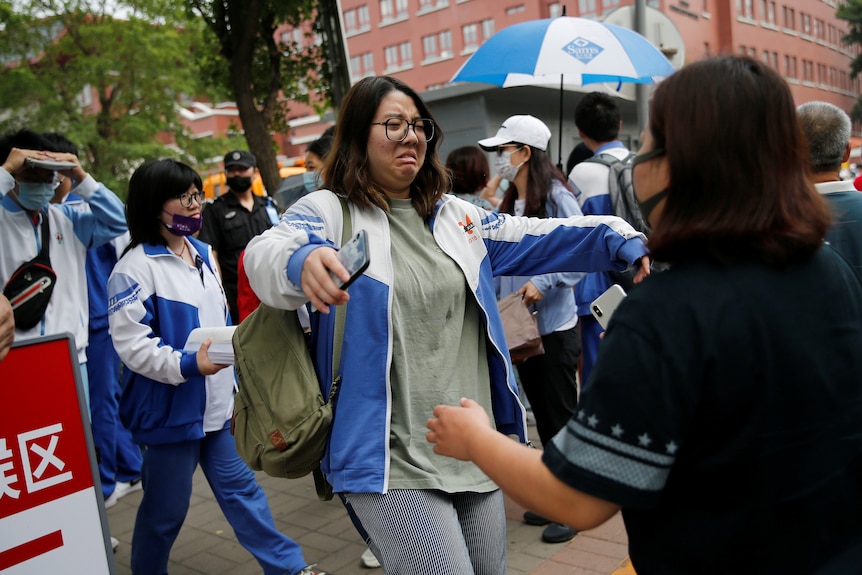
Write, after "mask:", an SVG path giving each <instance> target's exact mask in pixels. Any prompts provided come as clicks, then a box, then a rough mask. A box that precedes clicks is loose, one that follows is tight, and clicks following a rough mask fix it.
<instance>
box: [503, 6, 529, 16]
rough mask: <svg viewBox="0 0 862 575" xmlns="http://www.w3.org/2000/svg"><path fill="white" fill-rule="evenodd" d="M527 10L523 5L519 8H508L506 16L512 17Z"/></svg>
mask: <svg viewBox="0 0 862 575" xmlns="http://www.w3.org/2000/svg"><path fill="white" fill-rule="evenodd" d="M524 10H525V8H524V5H523V4H519V5H517V6H512V7H510V8H506V16H511V15H513V14H519V13H521V12H523V11H524Z"/></svg>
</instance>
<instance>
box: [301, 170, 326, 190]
mask: <svg viewBox="0 0 862 575" xmlns="http://www.w3.org/2000/svg"><path fill="white" fill-rule="evenodd" d="M302 183H303V184H305V190H306V191H307V192H308V193H309V194H310V193H311V192H314V191H316V190H319V189H320V186H322V185H323V181H322V180H321V179H320V173H318V172H303V174H302Z"/></svg>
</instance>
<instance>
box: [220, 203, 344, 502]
mask: <svg viewBox="0 0 862 575" xmlns="http://www.w3.org/2000/svg"><path fill="white" fill-rule="evenodd" d="M341 207H342V212H343V214H344V225H343V226H342V227H343V232H342V244H344V243H345V242H346V241H347V239H349V238H350V236H351V225H350V212H349V211H348V209H347V204H346V202H345V201H344V200H343V199H342V200H341ZM345 308H346V306H345V305H341V306H336V307H335V335H334V338H333V346H332V347H333V353H332V374H333V377H334V381H333V382H332V386H331V388H330V392H329V397H328V398H326V399H325V400H324V397H323V394H322V393H321V391H320V384H319V382H318V379H317V373H316V371H315V369H314V363H313V362H312V359H311V352H310V350H309V349H308V345H307V343H306V338H305V334H304V333H303V329H302V325H301V324H300V323H299V317H298V316H297V313H296V311H289V310H283V309H276V308H273V307H270V306H268V305H266V304H263V303H261V304H260V306H259V307H258V308H257V309H256V310H254V311H253V312H252V313H251V314H249V316H248V317H247V318H245V319H244V320H243V321H242V322H241V323H240V324H239V326H238V327H237V328H236V331H235V332H234V336H233V348H234V356H235V363H234V367H235V368H236V374H237V379H238V383H239V390H238V391H237V394H236V397H235V405H234V416H233V421H232V422H231V429H232V431H233V434H234V440H235V442H236V450H237V452H238V453H239V456H240V457H241V458H242V459H243V461H245V462H246V463H247V464H248V466H249V467H251V468H252V469H254V470H257V471H260V470H263V472H264V473H266V474H267V475H271V476H273V477H287V478H291V479H294V478H298V477H304V476H306V475H308V474H309V473H314V482H315V486H316V487H317V494H318V497H320V498H321V499H323V500H328V499H331V498H332V487H331V486H330V485H329V484H328V483H327V482H326V479H325V478H324V476H323V473H322V472H321V471H320V460H321V459H322V458H323V455H324V453H325V451H326V442H327V440H328V439H329V429H330V426H331V425H332V417H333V407H334V400H335V397H336V394H337V393H338V388H339V385H340V383H341V381H340V377H338V376H337V374H338V368H339V361H340V357H341V344H342V339H343V336H344V317H345V313H346V311H347V310H346V309H345Z"/></svg>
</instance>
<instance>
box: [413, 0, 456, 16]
mask: <svg viewBox="0 0 862 575" xmlns="http://www.w3.org/2000/svg"><path fill="white" fill-rule="evenodd" d="M448 5H449V0H419V13H420V14H421V13H424V12H431V11H432V10H440V9H442V8H446V7H447V6H448Z"/></svg>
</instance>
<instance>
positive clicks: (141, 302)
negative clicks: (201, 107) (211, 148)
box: [108, 159, 317, 575]
mask: <svg viewBox="0 0 862 575" xmlns="http://www.w3.org/2000/svg"><path fill="white" fill-rule="evenodd" d="M201 185H202V184H201V178H200V176H199V175H198V174H197V173H196V172H195V171H194V169H192V168H191V167H190V166H188V165H186V164H183V163H181V162H178V161H175V160H170V159H165V160H152V161H148V162H145V163H144V164H142V165H141V166H140V167H139V168H138V169H137V170H135V172H134V174H132V178H131V180H130V181H129V194H128V198H127V205H126V211H127V214H128V223H129V233H130V235H131V243H130V244H129V246H128V248H127V249H126V251H125V252H124V253H123V255H122V257H121V258H120V260H119V261H118V262H117V264H116V266H115V267H114V270H113V272H112V273H111V277H110V279H109V280H108V296H109V301H108V305H109V309H108V313H109V316H108V322H109V326H110V330H111V337H112V339H113V342H114V346H115V347H116V349H117V353H118V354H119V356H120V358H121V359H122V360H123V363H124V365H125V369H124V370H123V395H122V398H121V400H120V416H121V418H122V421H123V424H124V425H125V426H126V427H127V428H128V429H129V430H130V431H131V433H132V437H133V439H134V441H135V442H136V443H138V444H139V445H140V446H141V451H142V454H143V465H142V467H141V479H142V483H143V487H144V495H143V499H142V500H141V504H140V507H139V508H138V515H137V518H136V520H135V531H134V535H133V536H132V558H131V566H132V572H133V573H135V574H136V575H157V574H160V573H167V571H168V558H169V555H170V551H171V547H172V545H173V543H174V540H175V539H176V537H177V534H178V533H179V531H180V528H181V527H182V525H183V521H184V520H185V517H186V513H187V511H188V508H189V501H190V498H191V494H192V476H193V475H194V471H195V469H196V468H197V466H198V465H200V466H201V468H202V469H203V471H204V474H205V475H206V478H207V481H208V482H209V484H210V487H212V490H213V494H214V495H215V497H216V500H217V501H218V504H219V507H221V509H222V511H223V512H224V514H225V517H226V518H227V520H228V522H229V523H230V524H231V526H232V527H233V529H234V532H235V533H236V536H237V539H238V540H239V542H240V544H242V545H243V547H245V548H246V549H247V550H248V551H249V552H251V554H252V555H253V556H254V557H255V559H257V561H258V562H259V563H260V565H261V567H262V568H263V572H264V573H265V574H267V575H276V574H278V575H283V574H285V573H288V574H290V575H295V574H297V573H302V574H303V575H310V574H312V573H317V571H313V570H311V568H310V567H308V566H307V564H306V562H305V559H304V558H303V555H302V550H301V549H300V547H299V546H298V545H297V544H296V543H295V542H294V541H292V540H291V539H289V538H287V537H286V536H284V535H282V534H281V533H279V532H278V530H277V529H276V528H275V524H274V522H273V518H272V514H271V513H270V510H269V504H268V503H267V501H266V495H265V493H264V491H263V489H261V487H260V486H259V485H258V484H257V483H256V480H255V476H254V472H252V471H251V470H250V469H249V468H248V466H246V464H245V463H244V462H243V461H242V459H240V457H239V455H237V452H236V448H235V446H234V440H233V436H232V435H231V433H230V429H229V428H230V419H231V414H232V412H233V394H234V376H233V370H232V369H225V368H227V367H229V366H227V365H220V364H215V363H213V362H212V361H211V360H210V359H209V354H208V349H209V347H210V344H211V341H210V340H207V341H206V342H205V343H204V344H203V345H202V346H201V347H200V349H198V350H197V351H186V350H184V349H183V348H184V346H185V343H186V339H187V338H188V336H189V333H190V332H191V331H192V330H193V329H195V328H199V327H204V328H206V327H224V326H226V325H229V323H230V321H229V317H230V316H229V310H228V307H227V301H226V299H225V294H224V290H223V289H222V285H221V279H220V278H219V275H218V271H217V268H216V266H215V263H214V260H213V252H212V248H210V246H209V245H207V244H205V243H203V242H200V241H198V240H196V239H195V238H193V237H191V236H192V234H194V233H195V232H196V231H198V230H199V229H200V225H201V201H202V198H203V194H202V193H201Z"/></svg>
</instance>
